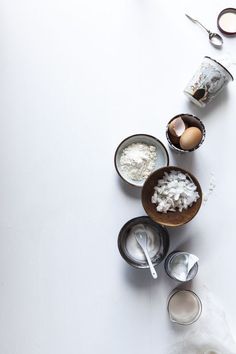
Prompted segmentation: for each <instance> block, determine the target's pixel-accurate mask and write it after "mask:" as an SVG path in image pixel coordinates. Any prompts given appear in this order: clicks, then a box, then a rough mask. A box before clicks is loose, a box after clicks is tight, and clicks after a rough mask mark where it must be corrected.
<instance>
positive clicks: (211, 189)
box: [203, 173, 216, 202]
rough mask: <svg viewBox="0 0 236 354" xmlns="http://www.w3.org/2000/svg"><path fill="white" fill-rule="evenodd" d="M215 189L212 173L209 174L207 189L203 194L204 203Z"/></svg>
mask: <svg viewBox="0 0 236 354" xmlns="http://www.w3.org/2000/svg"><path fill="white" fill-rule="evenodd" d="M215 187H216V182H215V176H214V174H213V173H211V179H210V183H209V188H208V191H207V192H206V193H204V197H203V201H204V202H207V201H208V198H209V196H210V195H211V194H212V193H213V191H214V189H215Z"/></svg>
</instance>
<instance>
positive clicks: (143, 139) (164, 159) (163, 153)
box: [114, 134, 169, 187]
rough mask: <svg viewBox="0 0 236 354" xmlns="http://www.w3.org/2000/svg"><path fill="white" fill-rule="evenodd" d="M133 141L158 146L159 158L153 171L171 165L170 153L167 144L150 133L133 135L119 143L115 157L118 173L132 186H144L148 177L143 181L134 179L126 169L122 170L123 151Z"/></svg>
mask: <svg viewBox="0 0 236 354" xmlns="http://www.w3.org/2000/svg"><path fill="white" fill-rule="evenodd" d="M133 143H144V144H147V145H152V146H155V147H156V149H157V150H156V152H157V159H156V165H155V168H154V169H153V171H152V172H154V171H156V170H158V169H159V168H161V167H166V166H168V165H169V155H168V152H167V150H166V148H165V146H164V145H163V144H162V142H161V141H160V140H158V139H157V138H155V137H154V136H151V135H148V134H135V135H131V136H129V137H128V138H126V139H124V140H123V141H122V142H121V143H120V144H119V146H118V147H117V149H116V152H115V157H114V163H115V168H116V171H117V173H118V175H119V176H120V177H121V178H122V179H123V180H124V181H126V182H127V183H129V184H131V185H132V186H136V187H142V186H143V185H144V182H145V180H146V179H143V180H141V181H136V180H133V179H131V178H129V176H127V174H126V173H125V172H124V171H122V169H121V166H120V158H121V154H122V151H123V150H124V149H125V148H126V147H128V146H129V145H130V144H133Z"/></svg>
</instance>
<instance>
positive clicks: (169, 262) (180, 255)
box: [164, 251, 198, 282]
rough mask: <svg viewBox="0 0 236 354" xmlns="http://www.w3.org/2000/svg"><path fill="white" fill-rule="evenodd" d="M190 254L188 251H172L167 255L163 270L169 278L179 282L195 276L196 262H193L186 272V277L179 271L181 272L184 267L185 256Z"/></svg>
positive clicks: (196, 270)
mask: <svg viewBox="0 0 236 354" xmlns="http://www.w3.org/2000/svg"><path fill="white" fill-rule="evenodd" d="M187 256H191V254H190V253H188V252H183V251H174V252H172V253H170V254H169V255H168V257H167V258H166V260H165V265H164V266H165V271H166V273H167V274H168V275H169V277H170V278H172V279H174V280H177V281H179V282H187V281H190V280H192V279H193V278H195V276H196V275H197V272H198V263H195V264H194V266H193V267H192V269H191V270H190V271H189V273H188V274H187V276H186V278H184V277H183V276H180V274H181V271H182V272H183V269H184V267H186V266H187V265H186V257H187Z"/></svg>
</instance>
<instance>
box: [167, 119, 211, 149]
mask: <svg viewBox="0 0 236 354" xmlns="http://www.w3.org/2000/svg"><path fill="white" fill-rule="evenodd" d="M179 117H181V118H182V119H183V121H184V123H186V124H187V126H188V127H196V128H199V129H200V130H201V132H202V139H201V141H200V143H199V144H198V145H197V146H195V148H193V149H190V150H183V149H182V148H181V147H180V145H179V141H178V139H177V140H176V141H174V140H173V137H172V136H171V134H170V132H169V124H170V123H171V122H172V121H173V120H174V119H176V118H179ZM205 137H206V129H205V126H204V124H203V123H202V121H201V120H200V119H199V118H198V117H196V116H194V115H192V114H188V113H181V114H178V115H177V116H175V117H173V118H172V119H171V120H170V121H169V122H168V124H167V126H166V139H167V141H168V143H169V146H170V147H171V149H172V150H174V151H176V152H183V153H186V152H191V151H195V150H197V149H198V148H200V146H201V145H202V144H203V142H204V140H205Z"/></svg>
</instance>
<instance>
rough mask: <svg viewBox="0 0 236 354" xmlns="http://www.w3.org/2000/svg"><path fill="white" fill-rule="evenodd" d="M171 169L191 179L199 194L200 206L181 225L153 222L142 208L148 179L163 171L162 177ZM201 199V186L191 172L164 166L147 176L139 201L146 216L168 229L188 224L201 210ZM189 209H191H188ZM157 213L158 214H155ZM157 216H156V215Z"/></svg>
mask: <svg viewBox="0 0 236 354" xmlns="http://www.w3.org/2000/svg"><path fill="white" fill-rule="evenodd" d="M171 169H173V170H174V171H176V170H178V171H180V172H182V173H184V174H186V175H189V176H190V177H191V178H192V179H193V182H194V184H196V186H197V191H198V193H199V197H200V198H199V200H200V204H199V206H198V209H197V210H196V212H195V214H193V215H192V216H191V218H189V219H188V220H186V221H185V222H181V223H178V224H173V223H169V222H165V223H163V222H160V221H157V220H154V219H153V218H152V217H151V216H150V215H149V211H148V210H147V209H146V208H145V206H144V189H145V185H147V184H148V182H149V179H150V178H151V177H152V176H153V175H154V174H156V173H157V172H160V171H161V170H162V171H163V175H164V172H167V171H166V170H168V172H170V171H171ZM202 197H203V193H202V188H201V185H200V183H199V181H198V179H197V177H195V176H194V175H193V174H192V173H191V172H189V171H187V170H185V169H184V168H182V167H179V166H173V165H172V166H166V167H162V168H159V169H158V170H156V171H154V172H153V173H151V174H150V176H148V178H147V179H146V181H145V183H144V185H143V188H142V193H141V201H142V205H143V208H144V210H145V212H146V213H147V215H148V216H149V217H150V218H151V219H152V220H153V221H154V222H156V223H157V224H160V225H163V226H169V227H178V226H182V225H185V224H187V223H188V222H190V221H191V220H192V219H193V218H194V217H195V216H196V215H197V213H198V212H199V210H200V208H201V205H202ZM190 209H191V207H190ZM157 213H158V212H157ZM157 215H158V214H157Z"/></svg>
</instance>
